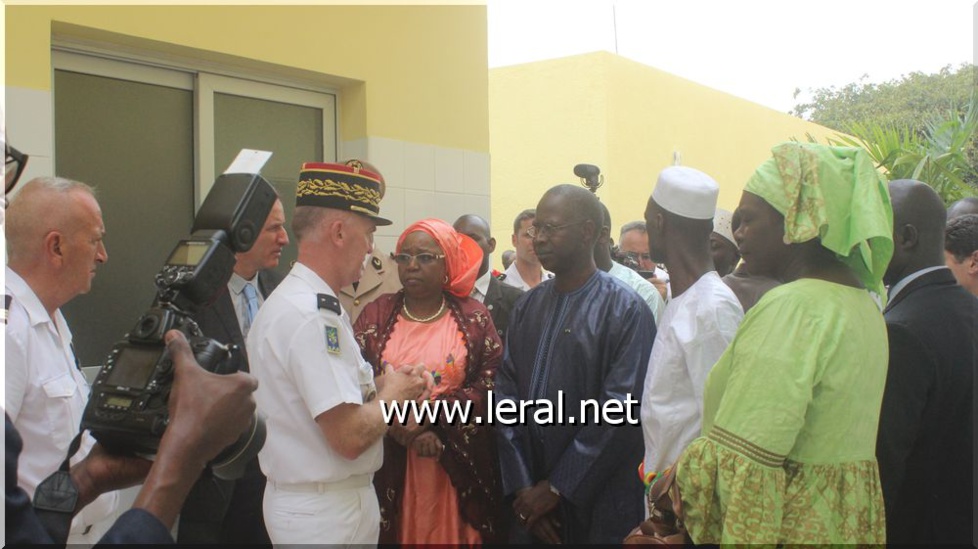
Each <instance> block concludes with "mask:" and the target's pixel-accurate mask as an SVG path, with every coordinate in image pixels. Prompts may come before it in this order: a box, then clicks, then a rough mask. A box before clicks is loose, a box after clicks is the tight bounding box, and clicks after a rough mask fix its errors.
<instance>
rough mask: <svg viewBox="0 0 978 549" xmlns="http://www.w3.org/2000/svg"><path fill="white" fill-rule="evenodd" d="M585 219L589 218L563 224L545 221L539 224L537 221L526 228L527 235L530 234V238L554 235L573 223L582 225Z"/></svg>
mask: <svg viewBox="0 0 978 549" xmlns="http://www.w3.org/2000/svg"><path fill="white" fill-rule="evenodd" d="M585 221H587V219H581V220H580V221H572V222H570V223H564V224H563V225H551V224H550V223H544V224H542V225H537V224H536V223H534V224H533V225H530V227H529V228H528V229H527V230H526V236H528V237H530V238H536V237H537V235H539V236H541V237H543V236H551V235H553V234H554V233H556V232H557V231H559V230H561V229H566V228H567V227H570V226H571V225H580V224H581V223H584V222H585Z"/></svg>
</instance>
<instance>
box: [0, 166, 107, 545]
mask: <svg viewBox="0 0 978 549" xmlns="http://www.w3.org/2000/svg"><path fill="white" fill-rule="evenodd" d="M104 235H105V226H104V224H103V223H102V211H101V209H100V208H99V205H98V202H97V201H96V200H95V195H94V192H93V190H92V188H91V187H89V186H88V185H85V184H84V183H79V182H77V181H71V180H68V179H63V178H54V177H50V178H37V179H34V180H31V181H29V182H28V183H27V184H26V185H25V186H24V188H23V189H22V190H21V191H20V193H19V194H18V195H17V196H16V198H15V199H14V200H13V201H12V203H11V204H10V206H9V207H8V208H7V210H6V238H7V250H8V253H9V256H8V261H7V269H6V276H7V278H6V289H5V293H6V296H7V299H9V302H10V306H9V313H8V319H7V327H6V334H5V346H6V349H5V351H6V352H5V354H6V357H5V358H6V366H5V371H6V387H5V390H4V408H5V410H6V411H7V413H8V415H9V416H10V419H11V421H12V422H13V425H14V427H16V429H17V431H18V432H19V433H20V435H21V436H22V437H23V439H24V452H23V454H22V455H21V460H20V464H21V467H20V468H19V470H18V473H17V475H18V478H17V483H18V485H19V486H20V487H21V488H23V489H24V491H25V492H27V494H28V495H31V496H33V494H34V490H35V489H36V488H37V485H38V484H39V483H40V482H41V481H42V480H44V479H45V478H47V477H48V475H50V474H51V473H53V472H54V471H56V470H57V469H58V467H59V466H60V465H61V462H62V461H64V459H65V457H66V455H67V451H68V445H69V443H70V442H71V440H72V439H73V438H74V437H75V435H76V434H77V433H78V427H79V424H80V423H81V418H82V413H83V412H84V410H85V404H86V403H87V401H88V394H89V391H90V388H89V385H88V383H87V382H86V381H85V378H84V376H83V375H82V373H81V371H80V369H79V368H78V363H77V361H76V359H75V354H74V351H73V350H72V346H71V331H70V330H69V329H68V325H67V323H66V322H65V318H64V316H63V315H62V314H61V310H60V308H61V307H62V306H64V304H66V303H68V302H69V301H71V300H72V299H74V298H75V297H76V296H78V295H80V294H84V293H87V292H88V291H89V290H90V289H91V287H92V279H93V278H94V277H95V270H96V268H97V267H98V266H99V265H101V264H102V263H105V262H106V261H107V260H108V254H107V253H106V251H105V246H104V245H103V242H102V238H103V236H104ZM94 443H95V440H94V439H93V438H92V437H91V436H90V435H87V434H86V435H85V436H84V437H83V439H82V444H81V448H80V450H79V451H78V452H77V453H76V454H75V455H74V457H73V458H72V461H71V463H72V464H73V465H74V464H76V463H78V462H79V461H81V460H82V459H84V458H85V456H86V455H88V452H89V451H90V450H91V448H92V446H93V444H94ZM117 503H118V494H117V493H116V492H110V493H107V494H103V495H102V496H100V497H99V498H97V499H96V500H95V501H94V502H92V503H91V504H90V505H88V506H87V507H85V508H84V509H82V510H81V512H79V513H78V514H77V515H76V516H75V518H74V520H73V521H72V526H71V531H70V534H69V537H68V543H69V544H94V543H95V542H96V541H98V539H99V538H101V537H102V534H103V533H104V532H105V530H107V529H108V526H109V524H110V523H109V521H106V520H105V519H107V518H109V517H110V515H112V513H113V512H114V511H115V508H116V505H117Z"/></svg>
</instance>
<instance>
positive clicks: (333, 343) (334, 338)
mask: <svg viewBox="0 0 978 549" xmlns="http://www.w3.org/2000/svg"><path fill="white" fill-rule="evenodd" d="M326 350H327V351H329V352H331V353H333V354H336V355H338V354H340V331H339V330H337V329H336V326H326Z"/></svg>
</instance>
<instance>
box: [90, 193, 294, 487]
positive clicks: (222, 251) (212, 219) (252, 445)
mask: <svg viewBox="0 0 978 549" xmlns="http://www.w3.org/2000/svg"><path fill="white" fill-rule="evenodd" d="M276 199H277V195H276V193H275V190H274V188H272V186H271V184H269V183H268V181H266V180H265V179H264V178H262V177H261V176H260V175H257V174H224V175H221V176H220V177H218V178H217V180H216V181H215V182H214V187H213V188H212V189H211V191H210V193H208V195H207V199H206V200H205V201H204V204H203V205H202V206H201V208H200V211H199V212H198V214H197V217H196V219H195V220H194V225H193V228H192V230H191V235H190V237H189V238H187V239H184V240H182V241H180V243H179V244H177V246H176V247H175V248H174V249H173V252H172V253H170V256H169V258H168V259H167V261H166V264H165V265H163V268H162V269H161V270H160V272H159V273H158V274H157V275H156V288H157V295H156V299H155V300H154V301H153V305H152V306H151V307H150V309H149V310H148V311H147V312H146V313H145V314H143V315H142V316H141V317H140V318H139V320H138V321H136V324H135V326H133V328H132V330H131V331H130V332H129V333H128V334H126V335H125V336H124V337H123V339H122V340H121V341H119V342H118V343H116V344H115V346H114V347H113V348H112V352H111V353H110V354H109V357H108V359H107V360H106V363H105V366H104V367H103V368H102V370H101V371H100V372H99V374H98V377H96V379H95V382H94V383H93V384H92V394H91V397H90V398H89V400H88V405H87V406H86V408H85V413H84V415H83V416H82V425H81V426H82V429H88V430H89V431H91V433H92V435H93V436H94V437H95V439H96V440H98V441H99V442H100V443H102V445H103V446H105V447H106V448H107V449H109V450H110V451H116V452H124V453H135V454H146V455H152V454H155V453H156V451H157V450H158V449H159V444H160V439H161V437H162V436H163V432H164V431H165V430H166V426H167V424H168V423H169V410H168V409H167V401H168V399H169V396H170V390H171V389H172V386H173V361H172V359H171V358H170V356H169V353H168V352H167V349H166V345H165V343H164V342H163V336H164V334H166V332H167V331H169V330H172V329H177V330H180V331H181V332H183V333H184V335H186V336H187V341H188V342H189V343H190V348H191V349H192V350H193V353H194V358H196V359H197V362H198V363H199V364H200V365H201V366H202V367H203V368H204V369H206V370H208V371H210V372H214V373H217V374H229V373H233V372H232V371H231V367H230V366H229V364H230V358H231V352H232V348H231V347H228V346H227V345H224V344H221V343H219V342H217V341H215V340H213V339H210V338H208V337H206V336H205V335H204V334H203V333H201V331H200V328H199V327H198V326H197V323H196V322H194V321H193V319H192V318H191V315H192V314H194V313H195V312H197V311H199V310H200V309H201V308H203V307H205V306H207V305H209V304H211V303H213V301H214V300H215V299H216V298H217V296H218V295H219V294H220V292H221V291H223V290H224V289H225V287H226V285H227V283H228V280H230V278H231V274H232V272H233V270H234V264H235V256H234V254H235V253H238V252H246V251H248V250H249V249H251V246H252V244H254V242H255V239H256V238H257V237H258V234H259V233H260V232H261V228H262V226H263V225H264V223H265V218H266V217H268V213H269V212H270V211H271V209H272V206H273V205H274V203H275V200H276ZM264 443H265V423H264V420H263V419H262V418H261V416H260V415H259V414H258V413H257V412H255V417H254V419H253V420H252V422H251V426H250V427H249V428H248V429H247V430H246V431H245V432H244V433H243V434H242V435H241V437H239V438H238V440H237V441H236V442H235V443H234V444H232V445H231V446H229V447H227V448H225V449H224V450H223V451H222V452H221V453H220V454H218V456H217V457H216V458H215V459H214V460H213V461H212V462H211V464H210V466H211V468H212V470H213V473H214V475H215V476H217V477H220V478H225V479H234V478H239V477H240V476H241V475H242V474H243V473H244V466H245V464H246V463H247V462H248V461H249V460H251V458H253V457H254V456H255V455H256V454H257V453H258V451H259V450H260V449H261V447H262V445H263V444H264Z"/></svg>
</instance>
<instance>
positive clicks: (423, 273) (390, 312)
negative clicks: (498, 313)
mask: <svg viewBox="0 0 978 549" xmlns="http://www.w3.org/2000/svg"><path fill="white" fill-rule="evenodd" d="M393 257H394V260H395V262H397V265H398V275H399V276H400V279H401V284H402V286H403V289H402V290H401V291H399V292H397V293H394V294H386V295H383V296H381V297H379V298H378V299H376V300H375V301H373V302H372V303H370V304H369V305H367V306H366V308H364V310H363V312H361V313H360V316H359V317H358V318H357V322H356V325H355V326H354V332H355V333H356V336H357V341H358V342H359V343H360V348H361V349H362V351H363V356H364V358H366V360H368V361H369V362H370V363H371V364H372V365H373V366H374V372H375V374H376V375H381V374H382V372H383V371H384V367H385V365H386V364H396V365H403V364H419V363H421V364H424V365H425V366H426V367H427V369H428V371H429V372H430V373H431V375H432V377H433V379H434V382H435V385H434V388H433V390H432V396H431V399H432V400H433V401H436V400H442V401H444V403H443V404H439V406H442V405H451V406H458V409H459V410H461V409H463V408H465V407H470V409H471V412H470V417H469V418H468V419H469V421H468V422H467V423H464V424H463V423H461V422H460V421H459V420H458V419H457V418H456V419H455V420H454V421H451V422H449V421H447V418H446V417H445V408H442V409H441V411H440V414H441V415H440V417H439V420H438V421H436V422H435V423H431V424H429V423H423V424H421V425H414V424H410V425H408V426H399V425H394V426H392V427H391V429H390V431H389V433H388V437H387V439H386V440H385V442H384V466H383V467H382V468H381V470H380V471H378V472H377V475H376V476H375V477H374V486H375V488H376V489H377V495H378V498H379V499H380V507H381V533H380V543H407V544H427V543H439V544H475V543H492V542H496V541H501V540H502V539H504V538H502V537H501V533H500V524H499V517H498V513H497V510H498V509H499V508H500V503H499V501H500V497H501V496H500V487H499V480H498V472H497V466H496V451H495V443H494V439H493V433H492V430H491V426H489V425H485V424H481V425H480V424H477V423H476V421H475V417H477V416H478V417H482V418H483V419H485V417H486V406H487V404H486V400H487V393H488V391H489V390H490V389H492V383H493V378H494V376H495V372H496V368H497V366H498V365H499V362H500V360H501V358H502V344H501V342H500V340H499V336H498V335H497V333H496V329H495V327H494V326H493V324H492V319H491V317H490V316H489V311H488V310H487V309H486V308H485V306H484V305H482V303H480V302H479V301H478V300H475V299H471V298H470V297H469V294H470V293H471V292H472V288H473V286H474V285H475V279H476V276H477V274H478V271H479V266H480V264H481V263H482V250H481V249H480V248H479V246H478V244H476V243H475V241H474V240H472V239H470V238H469V237H467V236H465V235H462V234H460V233H458V232H456V231H455V230H454V229H453V228H452V226H451V225H449V224H448V223H445V222H444V221H441V220H438V219H426V220H422V221H419V222H417V223H415V224H413V225H411V226H410V227H408V228H407V229H406V230H405V231H404V233H403V234H402V235H401V237H400V239H399V240H398V242H397V251H396V253H395V254H394V255H393ZM483 423H484V422H483Z"/></svg>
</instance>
